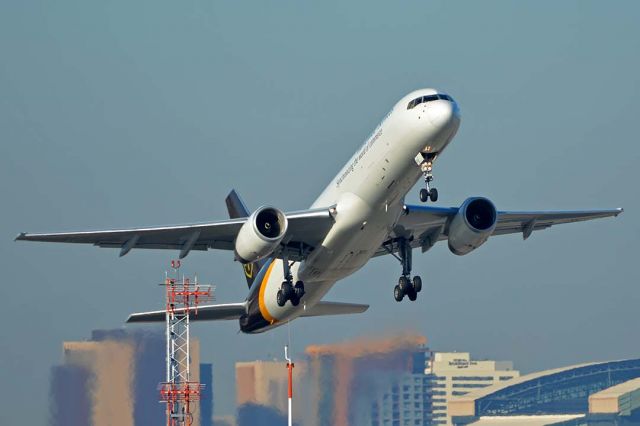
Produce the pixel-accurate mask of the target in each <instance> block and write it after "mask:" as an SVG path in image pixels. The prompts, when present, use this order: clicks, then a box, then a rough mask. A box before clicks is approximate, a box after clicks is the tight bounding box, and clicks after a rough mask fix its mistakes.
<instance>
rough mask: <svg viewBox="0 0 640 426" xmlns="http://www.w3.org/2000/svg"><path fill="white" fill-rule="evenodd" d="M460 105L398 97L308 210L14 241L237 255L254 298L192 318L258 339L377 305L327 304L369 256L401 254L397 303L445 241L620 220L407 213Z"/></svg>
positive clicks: (473, 210)
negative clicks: (418, 256)
mask: <svg viewBox="0 0 640 426" xmlns="http://www.w3.org/2000/svg"><path fill="white" fill-rule="evenodd" d="M460 121H461V117H460V108H459V106H458V104H457V102H456V101H455V100H454V99H453V98H452V97H451V96H449V95H448V94H446V93H444V92H442V91H438V90H435V89H422V90H417V91H413V92H411V93H409V94H408V95H406V96H404V97H403V98H402V99H400V100H399V101H398V102H397V103H396V104H395V105H394V106H393V108H392V109H391V111H389V113H388V114H387V115H386V116H385V117H384V119H383V120H382V122H381V123H380V124H379V125H378V126H377V127H376V128H375V130H374V131H373V132H372V133H371V135H370V136H369V137H368V138H367V139H366V140H365V142H364V143H363V144H362V146H361V147H360V148H359V149H358V150H357V151H356V153H355V154H353V156H352V157H351V159H349V161H348V162H347V163H346V165H345V166H344V167H343V168H342V170H340V172H339V173H338V174H337V175H336V176H335V177H334V178H333V180H332V181H331V182H330V183H329V185H328V186H327V187H326V188H325V189H324V191H323V192H322V193H321V194H320V195H319V197H318V198H317V199H316V200H315V202H314V203H313V204H312V205H311V207H310V208H309V209H307V210H300V211H293V212H286V213H285V212H283V211H281V210H280V209H278V208H276V207H274V206H262V207H259V208H258V209H256V210H254V211H253V212H251V211H250V210H249V209H248V208H247V206H246V205H245V203H244V202H243V201H242V199H241V198H240V196H239V195H238V194H237V192H236V191H235V190H232V191H231V192H230V194H229V195H228V196H227V198H226V205H227V209H228V212H229V217H230V219H228V220H221V221H216V222H207V223H193V224H186V225H178V226H159V227H149V228H132V229H116V230H106V231H81V232H63V233H47V234H35V233H21V234H20V235H19V236H18V237H16V240H20V241H46V242H64V243H81V244H93V245H95V246H98V247H112V248H119V249H120V256H124V255H126V254H127V253H129V252H130V251H131V250H132V249H173V250H179V258H180V259H182V258H184V257H185V256H187V255H188V254H189V253H190V252H191V251H192V250H209V249H219V250H229V251H233V252H234V257H235V260H236V261H238V262H240V263H241V264H242V267H243V270H244V275H245V277H246V280H247V284H248V287H249V292H248V295H247V297H246V299H245V300H244V301H243V302H240V303H227V304H218V305H207V306H201V307H199V308H198V315H197V316H196V317H194V318H193V319H195V320H238V321H239V325H240V330H241V331H242V332H244V333H260V332H264V331H267V330H270V329H273V328H274V327H277V326H279V325H282V324H285V323H287V322H288V321H291V320H294V319H296V318H298V317H310V316H322V315H339V314H355V313H361V312H364V311H366V310H367V309H368V307H369V306H368V305H365V304H356V303H342V302H327V301H324V300H322V298H323V296H324V295H325V294H326V293H327V292H328V291H329V289H331V287H332V286H333V285H334V284H335V283H336V282H337V281H339V280H341V279H343V278H345V277H347V276H349V275H351V274H353V273H355V272H356V271H358V270H359V269H361V268H362V267H363V266H364V265H365V264H366V263H367V262H368V261H369V260H370V259H371V258H373V257H376V256H382V255H387V254H388V255H391V256H393V257H395V258H396V259H397V260H398V261H399V262H400V265H401V269H402V273H401V275H400V277H399V279H398V283H397V284H396V285H395V286H394V289H393V290H394V291H393V297H394V299H395V300H396V301H398V302H401V301H402V300H403V299H404V298H405V297H407V298H408V299H409V300H411V301H415V300H416V298H417V296H418V293H420V292H421V290H422V279H421V277H420V276H419V275H413V276H412V251H413V249H415V248H420V249H421V251H422V252H423V253H424V252H426V251H428V250H429V249H430V248H431V247H432V246H433V245H434V244H436V243H437V242H439V241H446V242H447V244H448V246H449V249H450V251H451V252H452V253H454V254H456V255H460V256H462V255H466V254H468V253H470V252H471V251H473V250H475V249H477V248H478V247H480V246H481V245H482V244H484V243H485V242H486V241H487V239H488V238H489V237H491V236H494V235H505V234H513V233H521V234H522V236H523V238H524V239H525V240H526V239H527V238H529V236H530V235H531V234H532V233H533V231H538V230H541V229H545V228H549V227H550V226H553V225H556V224H562V223H571V222H578V221H586V220H591V219H597V218H604V217H610V216H618V215H619V214H620V213H622V212H623V209H621V208H618V209H610V210H588V211H555V212H552V211H522V212H518V211H499V210H497V209H496V207H495V205H494V204H493V202H491V201H490V200H489V199H487V198H484V197H470V198H467V199H466V200H465V201H464V202H463V203H462V205H460V207H436V206H431V205H408V204H405V202H404V199H405V196H406V194H407V193H408V192H409V191H410V190H411V188H412V187H413V186H414V185H415V184H416V182H417V181H418V180H419V179H420V178H421V177H422V178H423V180H424V187H422V188H421V189H420V191H419V198H420V201H421V202H423V203H426V202H428V201H430V202H431V203H435V202H436V201H437V199H438V191H437V189H436V188H434V187H433V185H432V182H433V165H434V163H435V161H436V160H437V158H438V157H439V156H440V155H441V154H442V153H443V151H444V150H445V148H446V147H447V146H448V145H449V143H451V141H452V139H453V138H454V136H455V135H456V133H457V131H458V128H459V126H460ZM164 320H165V311H152V312H141V313H135V314H132V315H131V316H130V317H129V318H128V320H127V322H129V323H138V322H162V321H164Z"/></svg>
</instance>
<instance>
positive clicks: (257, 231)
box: [235, 207, 288, 263]
mask: <svg viewBox="0 0 640 426" xmlns="http://www.w3.org/2000/svg"><path fill="white" fill-rule="evenodd" d="M287 227H288V222H287V217H286V216H285V215H284V213H283V212H282V211H280V210H278V209H276V208H275V207H260V208H259V209H257V210H256V211H254V212H253V213H252V214H251V216H249V218H248V219H247V221H246V222H245V223H244V224H243V225H242V227H241V228H240V232H238V236H237V237H236V243H235V255H236V259H237V260H239V261H240V262H242V263H253V262H256V261H258V260H260V259H264V258H265V257H267V256H269V255H270V254H271V253H273V251H274V250H275V249H276V248H277V247H278V245H279V244H280V242H281V241H282V239H283V238H284V236H285V234H286V233H287Z"/></svg>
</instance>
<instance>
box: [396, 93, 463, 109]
mask: <svg viewBox="0 0 640 426" xmlns="http://www.w3.org/2000/svg"><path fill="white" fill-rule="evenodd" d="M438 99H442V100H444V101H449V102H453V98H452V97H451V96H449V95H445V94H441V93H439V94H437V95H428V96H421V97H419V98H416V99H414V100H412V101H411V102H409V105H407V109H413V108H415V107H416V106H418V105H420V104H423V103H425V102H431V101H437V100H438Z"/></svg>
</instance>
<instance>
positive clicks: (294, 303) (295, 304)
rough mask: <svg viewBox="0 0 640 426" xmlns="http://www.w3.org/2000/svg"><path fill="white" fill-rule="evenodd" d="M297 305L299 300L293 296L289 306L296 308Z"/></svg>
mask: <svg viewBox="0 0 640 426" xmlns="http://www.w3.org/2000/svg"><path fill="white" fill-rule="evenodd" d="M299 303H300V298H299V297H298V296H296V295H295V294H294V295H293V297H292V298H291V304H292V305H293V306H298V304H299Z"/></svg>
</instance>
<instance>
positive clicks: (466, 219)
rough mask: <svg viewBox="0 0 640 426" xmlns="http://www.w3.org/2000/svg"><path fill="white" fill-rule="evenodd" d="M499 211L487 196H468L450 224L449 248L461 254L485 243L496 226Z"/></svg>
mask: <svg viewBox="0 0 640 426" xmlns="http://www.w3.org/2000/svg"><path fill="white" fill-rule="evenodd" d="M497 219H498V213H497V211H496V208H495V206H494V205H493V203H492V202H491V201H489V200H488V199H486V198H481V197H475V198H468V199H466V200H465V202H464V203H462V206H460V209H459V210H458V213H457V214H456V215H455V216H454V218H453V220H452V221H451V224H450V225H449V250H451V252H452V253H454V254H457V255H459V256H462V255H465V254H468V253H470V252H472V251H473V250H475V249H477V248H478V247H480V246H481V245H482V244H484V243H485V242H486V241H487V239H488V238H489V237H490V236H491V234H493V231H494V229H495V228H496V221H497Z"/></svg>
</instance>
